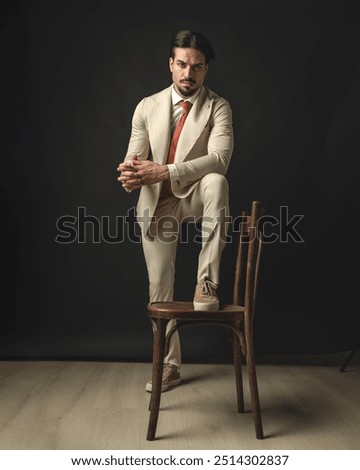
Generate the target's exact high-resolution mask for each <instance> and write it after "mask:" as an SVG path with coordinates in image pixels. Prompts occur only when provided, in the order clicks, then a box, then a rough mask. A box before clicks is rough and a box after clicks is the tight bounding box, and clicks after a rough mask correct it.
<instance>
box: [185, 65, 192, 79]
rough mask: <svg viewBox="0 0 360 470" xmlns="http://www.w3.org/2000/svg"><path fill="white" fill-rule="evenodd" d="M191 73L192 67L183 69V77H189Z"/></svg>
mask: <svg viewBox="0 0 360 470" xmlns="http://www.w3.org/2000/svg"><path fill="white" fill-rule="evenodd" d="M192 75H193V69H192V68H191V67H190V66H188V67H186V69H185V77H186V78H191V77H192Z"/></svg>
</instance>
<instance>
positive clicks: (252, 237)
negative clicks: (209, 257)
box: [233, 201, 264, 323]
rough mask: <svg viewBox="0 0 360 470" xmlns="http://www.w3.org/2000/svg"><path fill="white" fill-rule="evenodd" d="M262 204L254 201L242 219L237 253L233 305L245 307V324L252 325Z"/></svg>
mask: <svg viewBox="0 0 360 470" xmlns="http://www.w3.org/2000/svg"><path fill="white" fill-rule="evenodd" d="M263 214H264V210H263V208H262V203H261V202H260V201H253V202H252V204H251V212H250V214H249V213H247V212H243V213H242V214H241V217H240V226H239V237H238V244H237V251H236V261H235V275H234V289H233V303H234V304H235V305H242V306H244V307H245V312H244V315H245V322H247V323H249V322H250V323H251V322H252V319H253V317H254V312H255V303H256V295H257V288H258V282H259V265H260V256H261V251H262V250H261V248H262V245H263V243H262V226H261V220H260V219H261V217H262V216H263Z"/></svg>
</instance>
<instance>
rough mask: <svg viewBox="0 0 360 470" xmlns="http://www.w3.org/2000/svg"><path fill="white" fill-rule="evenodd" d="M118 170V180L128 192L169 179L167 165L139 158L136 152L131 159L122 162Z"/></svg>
mask: <svg viewBox="0 0 360 470" xmlns="http://www.w3.org/2000/svg"><path fill="white" fill-rule="evenodd" d="M117 171H118V172H119V173H120V176H119V177H118V181H119V182H120V183H121V184H122V187H123V188H124V189H125V191H127V192H131V191H133V190H134V189H139V188H141V186H144V185H146V184H154V183H159V182H160V181H164V180H166V179H169V170H168V168H167V166H166V165H159V164H157V163H154V162H152V161H150V160H138V157H137V155H136V154H134V155H132V156H131V160H127V161H125V162H123V163H120V165H119V166H118V167H117Z"/></svg>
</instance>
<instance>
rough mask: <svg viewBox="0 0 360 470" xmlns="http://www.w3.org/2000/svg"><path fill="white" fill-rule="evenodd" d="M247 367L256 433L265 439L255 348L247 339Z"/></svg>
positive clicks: (258, 437) (259, 437)
mask: <svg viewBox="0 0 360 470" xmlns="http://www.w3.org/2000/svg"><path fill="white" fill-rule="evenodd" d="M246 367H247V370H248V375H249V387H250V396H251V403H252V408H253V416H254V422H255V433H256V437H257V439H264V433H263V426H262V419H261V411H260V400H259V390H258V384H257V378H256V368H255V358H254V349H253V347H252V345H250V343H249V341H247V355H246Z"/></svg>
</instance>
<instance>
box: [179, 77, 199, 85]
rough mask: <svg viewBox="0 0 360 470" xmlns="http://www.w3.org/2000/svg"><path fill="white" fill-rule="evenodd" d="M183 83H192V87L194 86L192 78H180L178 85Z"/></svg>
mask: <svg viewBox="0 0 360 470" xmlns="http://www.w3.org/2000/svg"><path fill="white" fill-rule="evenodd" d="M184 82H189V83H192V84H193V85H195V83H196V82H195V80H193V79H192V78H182V79H181V80H180V83H184Z"/></svg>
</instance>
